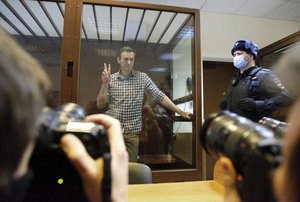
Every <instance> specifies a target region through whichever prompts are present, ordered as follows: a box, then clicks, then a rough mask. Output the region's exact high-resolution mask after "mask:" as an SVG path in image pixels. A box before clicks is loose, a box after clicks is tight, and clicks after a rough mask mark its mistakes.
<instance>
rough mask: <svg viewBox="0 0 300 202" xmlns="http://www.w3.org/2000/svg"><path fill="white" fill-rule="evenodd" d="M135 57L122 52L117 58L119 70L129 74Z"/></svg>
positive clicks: (130, 53) (129, 53) (131, 53)
mask: <svg viewBox="0 0 300 202" xmlns="http://www.w3.org/2000/svg"><path fill="white" fill-rule="evenodd" d="M134 59H135V55H134V53H133V52H127V51H124V52H122V53H121V55H120V57H118V59H117V60H118V63H119V64H120V66H121V70H122V71H125V72H131V71H132V69H133V65H134Z"/></svg>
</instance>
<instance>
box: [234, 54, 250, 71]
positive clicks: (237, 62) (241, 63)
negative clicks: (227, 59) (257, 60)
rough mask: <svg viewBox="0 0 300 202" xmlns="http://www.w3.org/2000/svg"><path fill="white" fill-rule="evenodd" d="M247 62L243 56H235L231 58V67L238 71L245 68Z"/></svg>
mask: <svg viewBox="0 0 300 202" xmlns="http://www.w3.org/2000/svg"><path fill="white" fill-rule="evenodd" d="M247 63H248V62H247V61H246V60H245V57H244V55H237V56H235V57H234V58H233V65H234V66H235V67H236V68H238V69H243V68H245V67H246V66H247Z"/></svg>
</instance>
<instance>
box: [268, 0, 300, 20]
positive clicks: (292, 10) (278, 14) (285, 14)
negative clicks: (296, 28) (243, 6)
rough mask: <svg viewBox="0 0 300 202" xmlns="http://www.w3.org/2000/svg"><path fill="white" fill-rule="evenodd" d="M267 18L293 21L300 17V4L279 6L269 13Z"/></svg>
mask: <svg viewBox="0 0 300 202" xmlns="http://www.w3.org/2000/svg"><path fill="white" fill-rule="evenodd" d="M266 16H267V17H269V18H275V19H282V20H294V19H296V18H299V17H300V2H285V3H284V4H282V5H281V6H279V7H277V8H276V9H274V10H273V11H271V12H270V13H269V14H268V15H266Z"/></svg>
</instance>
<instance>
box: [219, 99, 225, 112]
mask: <svg viewBox="0 0 300 202" xmlns="http://www.w3.org/2000/svg"><path fill="white" fill-rule="evenodd" d="M226 108H227V102H226V100H222V101H221V102H220V109H221V110H224V109H226Z"/></svg>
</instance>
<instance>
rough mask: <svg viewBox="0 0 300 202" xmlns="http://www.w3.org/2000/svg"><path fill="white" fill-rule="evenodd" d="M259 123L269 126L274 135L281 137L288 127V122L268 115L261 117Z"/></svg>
mask: <svg viewBox="0 0 300 202" xmlns="http://www.w3.org/2000/svg"><path fill="white" fill-rule="evenodd" d="M259 123H260V124H262V125H263V126H265V127H267V128H270V129H271V130H272V131H273V132H274V133H275V137H277V138H279V139H281V138H283V135H284V133H285V131H286V128H287V127H288V124H287V123H286V122H283V121H279V120H276V119H273V118H270V117H263V118H262V119H260V120H259Z"/></svg>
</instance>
